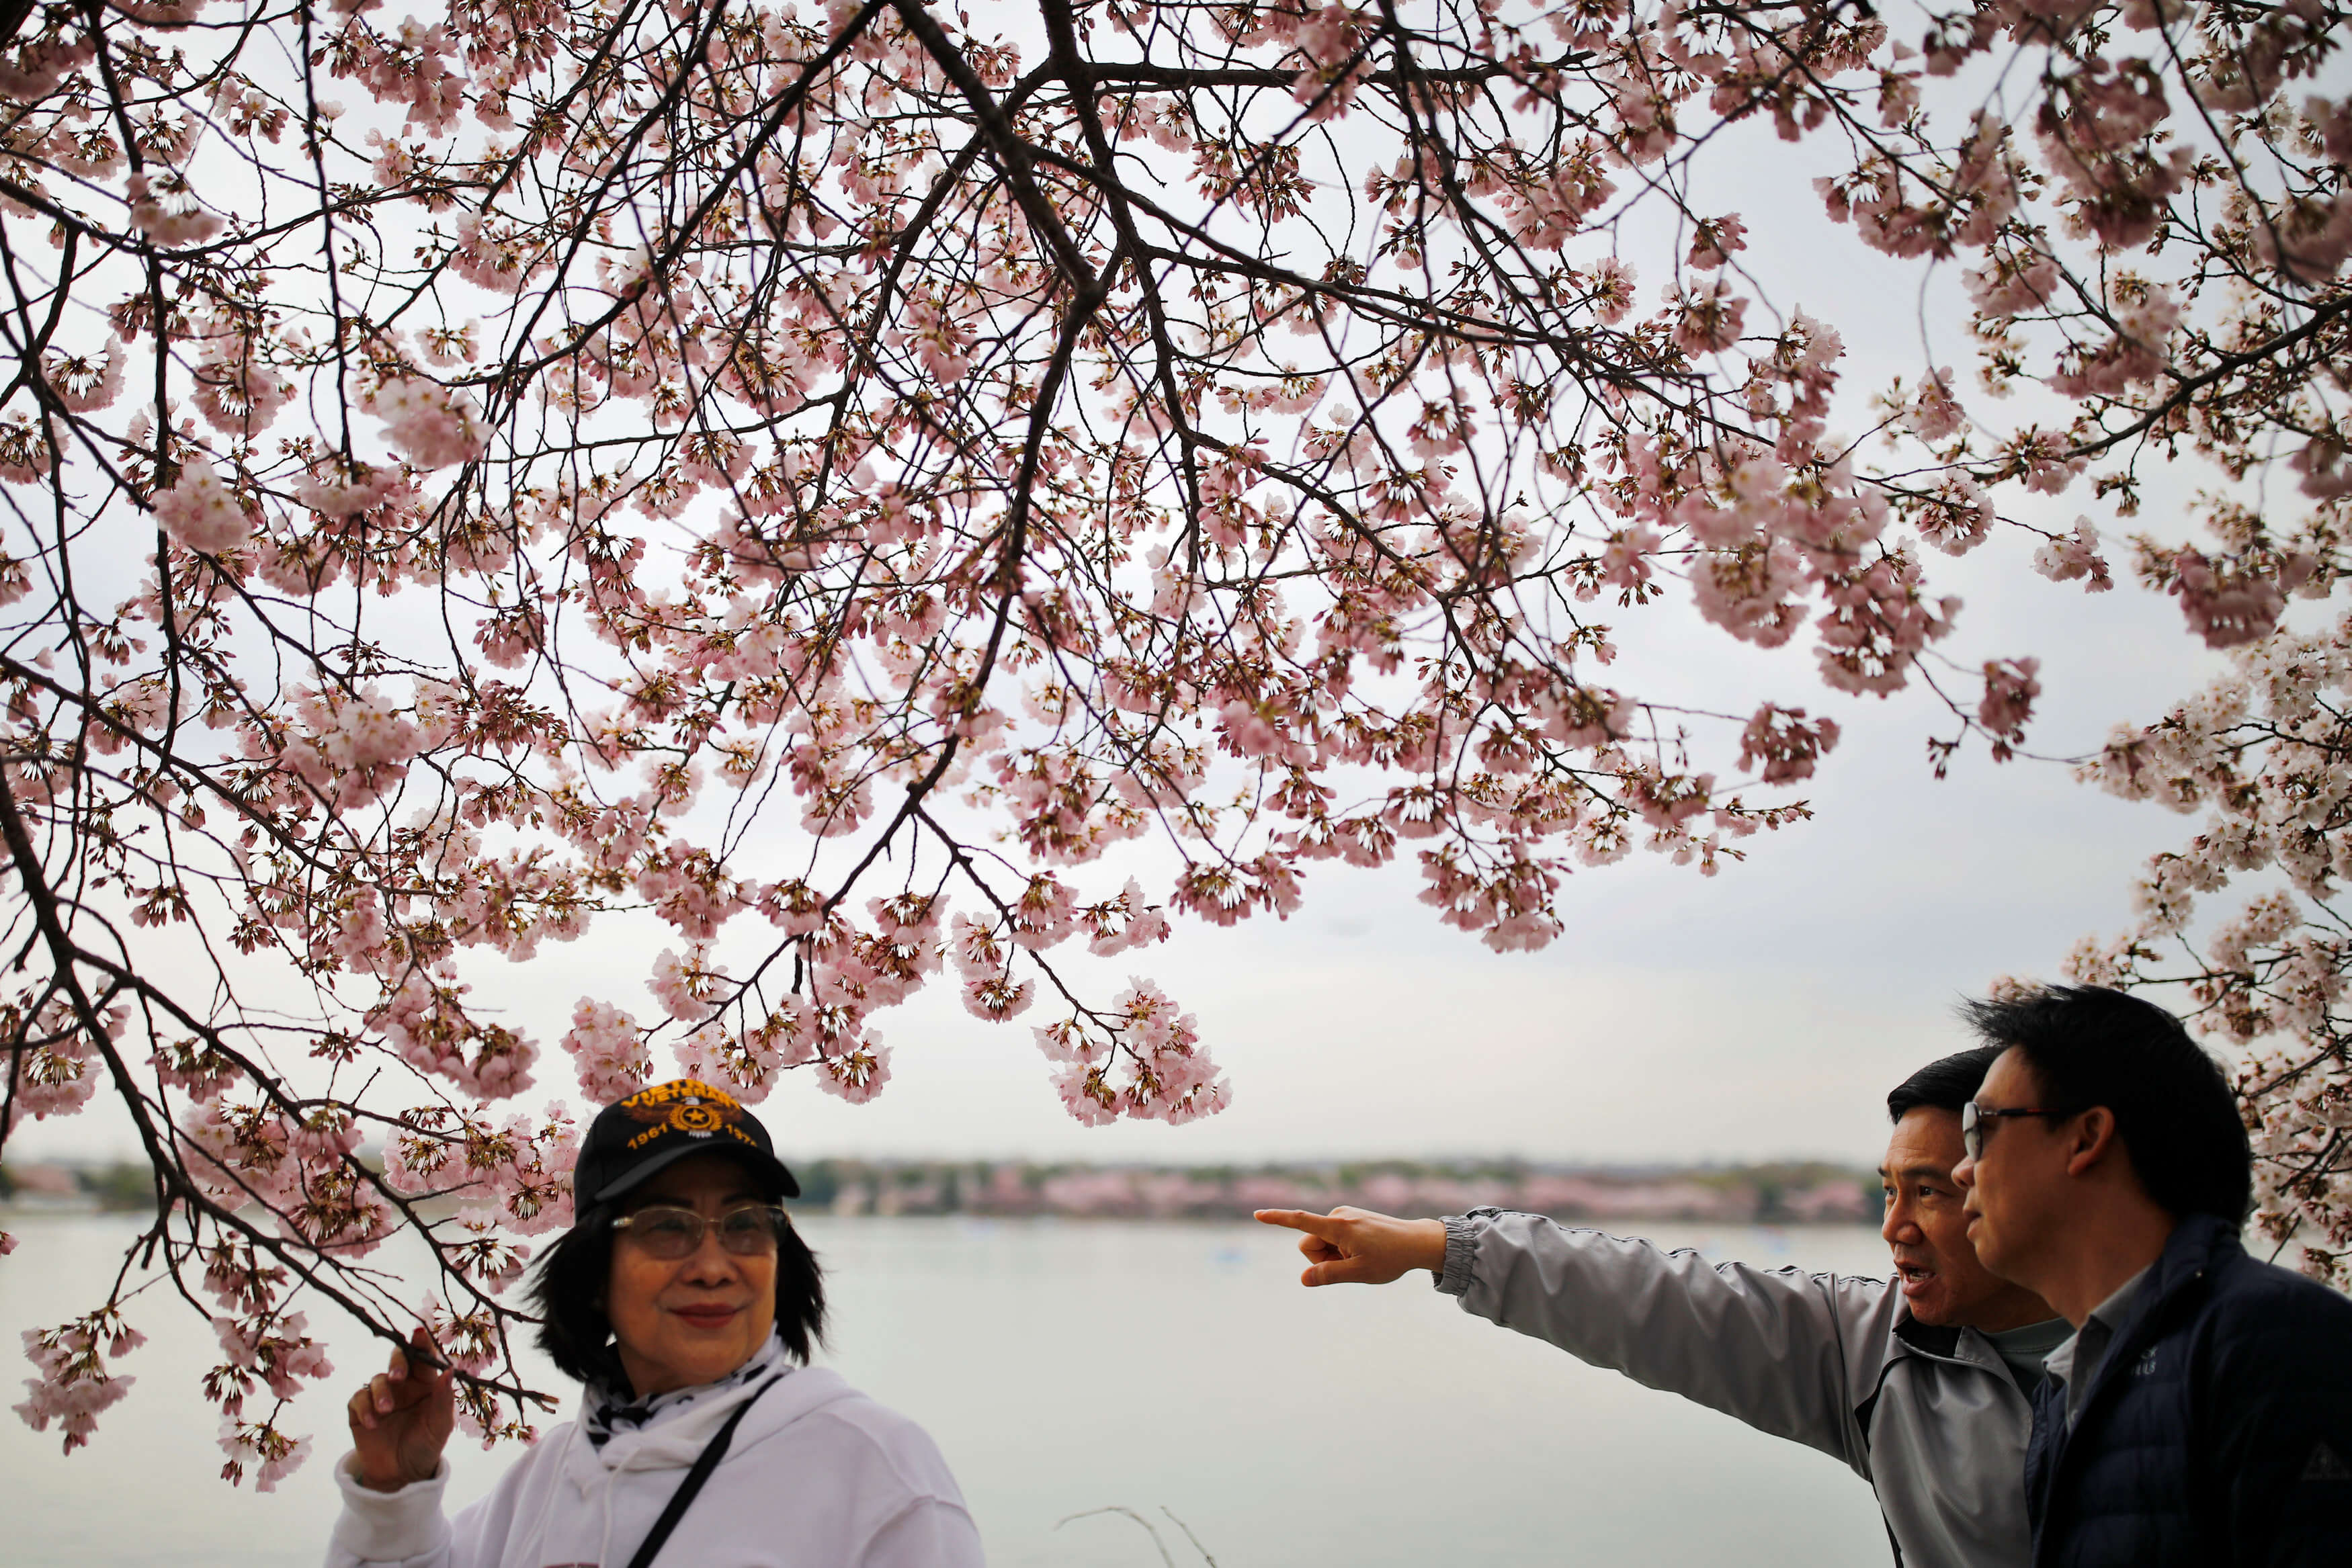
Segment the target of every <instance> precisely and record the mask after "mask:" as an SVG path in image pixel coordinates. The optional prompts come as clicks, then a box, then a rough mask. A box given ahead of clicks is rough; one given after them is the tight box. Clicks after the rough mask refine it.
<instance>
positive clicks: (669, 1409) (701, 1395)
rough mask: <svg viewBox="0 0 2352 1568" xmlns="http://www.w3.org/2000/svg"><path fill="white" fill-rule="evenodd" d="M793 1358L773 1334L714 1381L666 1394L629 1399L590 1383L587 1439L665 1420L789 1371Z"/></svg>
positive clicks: (596, 1443) (599, 1444)
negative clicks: (774, 1374)
mask: <svg viewBox="0 0 2352 1568" xmlns="http://www.w3.org/2000/svg"><path fill="white" fill-rule="evenodd" d="M790 1370H792V1360H791V1358H790V1357H789V1356H788V1355H787V1354H785V1352H784V1342H783V1340H782V1338H781V1337H779V1336H778V1335H776V1334H773V1333H771V1334H770V1335H769V1336H768V1343H765V1344H763V1345H761V1347H760V1348H759V1349H758V1350H757V1351H755V1352H753V1353H752V1354H751V1359H750V1360H748V1361H746V1362H745V1363H744V1364H742V1365H740V1366H739V1367H737V1368H736V1369H735V1370H734V1371H732V1372H730V1373H729V1374H728V1375H726V1376H724V1377H722V1378H720V1379H719V1380H718V1381H717V1382H715V1383H698V1384H696V1385H694V1386H693V1387H691V1388H673V1389H671V1390H670V1391H669V1392H668V1393H667V1394H656V1395H655V1396H653V1397H652V1398H651V1399H646V1400H640V1401H636V1402H635V1403H631V1402H630V1400H629V1398H628V1396H627V1395H626V1394H625V1392H624V1391H621V1390H617V1389H614V1388H609V1387H607V1386H605V1385H604V1384H601V1383H596V1384H591V1385H589V1388H588V1397H587V1400H586V1406H587V1410H588V1415H587V1417H586V1419H585V1420H584V1421H583V1423H582V1426H583V1429H584V1430H585V1431H586V1432H587V1434H588V1441H589V1443H590V1444H591V1445H592V1446H593V1447H595V1448H603V1447H604V1441H605V1439H606V1438H608V1437H611V1436H612V1435H613V1434H614V1433H615V1432H637V1431H642V1430H644V1429H645V1428H646V1427H653V1426H657V1425H659V1424H660V1423H662V1422H665V1421H668V1420H670V1419H672V1418H674V1417H675V1416H677V1415H678V1413H679V1412H681V1411H684V1410H687V1409H689V1408H691V1407H693V1406H698V1405H702V1404H706V1403H708V1402H709V1400H711V1399H713V1398H716V1397H717V1396H720V1395H722V1394H725V1393H726V1392H727V1391H728V1390H729V1389H730V1388H740V1387H742V1386H743V1385H745V1384H747V1383H749V1382H751V1380H752V1379H754V1378H757V1377H763V1376H765V1375H767V1374H769V1373H772V1372H789V1371H790Z"/></svg>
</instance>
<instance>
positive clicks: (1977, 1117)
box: [1960, 1100, 2074, 1160]
mask: <svg viewBox="0 0 2352 1568" xmlns="http://www.w3.org/2000/svg"><path fill="white" fill-rule="evenodd" d="M2073 1114H2074V1112H2072V1111H2045V1110H2042V1109H2041V1108H2040V1107H2038V1106H2028V1105H1993V1106H1986V1105H1979V1104H1978V1103H1976V1102H1975V1101H1973V1100H1971V1101H1969V1103H1967V1104H1965V1105H1963V1106H1961V1107H1960V1147H1961V1148H1962V1149H1963V1150H1965V1151H1966V1152H1967V1154H1968V1156H1969V1158H1970V1159H1972V1160H1980V1159H1982V1158H1984V1142H1985V1133H1986V1131H1987V1129H1988V1126H1989V1125H1990V1124H1991V1123H1994V1122H1997V1121H1999V1120H2000V1119H2001V1118H2002V1117H2004V1116H2071V1115H2073Z"/></svg>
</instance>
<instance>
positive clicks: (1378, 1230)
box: [1257, 1207, 1445, 1285]
mask: <svg viewBox="0 0 2352 1568" xmlns="http://www.w3.org/2000/svg"><path fill="white" fill-rule="evenodd" d="M1257 1218H1258V1220H1259V1222H1260V1223H1262V1224H1265V1225H1280V1226H1286V1227H1287V1228H1290V1229H1292V1230H1303V1231H1305V1232H1306V1233H1307V1234H1306V1236H1305V1238H1304V1239H1301V1240H1300V1241H1299V1243H1298V1250H1299V1251H1300V1252H1301V1253H1303V1254H1305V1256H1306V1258H1307V1271H1306V1272H1305V1273H1303V1274H1301V1275H1299V1276H1298V1282H1299V1283H1300V1284H1302V1285H1385V1284H1387V1283H1388V1282H1389V1281H1391V1280H1396V1279H1402V1277H1403V1276H1404V1275H1406V1274H1408V1273H1411V1272H1412V1270H1415V1269H1426V1270H1429V1271H1430V1272H1431V1273H1433V1274H1443V1273H1444V1272H1445V1222H1444V1220H1442V1219H1398V1218H1393V1217H1391V1216H1390V1215H1385V1214H1374V1213H1373V1212H1372V1211H1371V1210H1370V1209H1368V1208H1346V1207H1341V1208H1335V1209H1333V1210H1332V1211H1331V1212H1330V1213H1328V1214H1309V1213H1307V1211H1306V1210H1304V1209H1298V1208H1261V1209H1259V1210H1258V1211H1257Z"/></svg>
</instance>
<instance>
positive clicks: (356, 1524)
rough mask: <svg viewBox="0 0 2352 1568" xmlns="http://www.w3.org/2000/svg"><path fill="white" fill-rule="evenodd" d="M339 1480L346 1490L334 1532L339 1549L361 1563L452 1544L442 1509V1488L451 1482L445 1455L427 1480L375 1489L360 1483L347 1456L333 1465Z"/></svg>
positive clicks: (425, 1553)
mask: <svg viewBox="0 0 2352 1568" xmlns="http://www.w3.org/2000/svg"><path fill="white" fill-rule="evenodd" d="M335 1484H336V1485H337V1486H338V1487H340V1488H341V1489H342V1493H343V1512H342V1517H341V1518H340V1519H338V1520H336V1521H335V1535H334V1544H335V1547H336V1548H337V1549H338V1552H340V1553H344V1554H348V1555H349V1556H350V1557H352V1558H356V1559H357V1560H358V1561H360V1562H362V1563H405V1562H408V1561H410V1560H411V1559H413V1558H418V1557H428V1556H431V1555H433V1554H434V1553H436V1552H439V1551H441V1550H442V1549H443V1548H444V1547H446V1545H447V1544H448V1542H449V1521H448V1520H447V1519H446V1518H445V1517H443V1515H442V1512H441V1494H442V1492H443V1491H444V1490H446V1488H447V1486H448V1484H449V1461H448V1459H447V1458H443V1459H442V1461H441V1467H440V1469H436V1470H435V1471H434V1472H433V1474H432V1475H431V1476H429V1477H427V1478H426V1479H424V1480H421V1481H411V1482H410V1483H409V1484H408V1485H406V1486H404V1487H402V1488H401V1489H400V1490H398V1491H377V1490H375V1489H374V1488H373V1487H367V1486H362V1485H361V1484H360V1482H359V1479H358V1478H357V1477H355V1476H353V1475H352V1471H351V1458H350V1457H349V1456H346V1457H345V1458H342V1459H341V1460H340V1461H338V1462H337V1464H336V1465H335Z"/></svg>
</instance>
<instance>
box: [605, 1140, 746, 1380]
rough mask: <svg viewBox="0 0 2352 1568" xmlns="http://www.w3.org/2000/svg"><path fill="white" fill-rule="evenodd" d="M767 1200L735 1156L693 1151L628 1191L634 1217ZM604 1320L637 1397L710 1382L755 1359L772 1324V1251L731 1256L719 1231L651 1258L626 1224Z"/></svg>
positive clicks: (703, 1211)
mask: <svg viewBox="0 0 2352 1568" xmlns="http://www.w3.org/2000/svg"><path fill="white" fill-rule="evenodd" d="M767 1201H768V1199H767V1197H765V1196H764V1195H762V1194H761V1191H760V1190H759V1188H758V1187H757V1186H754V1185H753V1184H752V1181H751V1175H750V1173H749V1172H747V1171H745V1170H744V1168H743V1167H742V1166H740V1165H738V1164H736V1163H735V1162H734V1161H733V1160H730V1159H729V1158H728V1157H727V1156H726V1155H696V1156H695V1157H694V1158H692V1159H690V1160H680V1161H679V1162H678V1163H677V1164H676V1165H674V1166H670V1167H669V1168H668V1169H667V1170H666V1171H664V1172H662V1173H661V1174H660V1175H659V1176H655V1177H654V1178H653V1179H652V1180H651V1181H648V1182H647V1183H646V1185H645V1186H642V1187H640V1188H638V1189H637V1190H636V1191H635V1193H632V1194H631V1195H630V1197H629V1204H628V1207H629V1212H631V1213H633V1214H634V1213H635V1212H636V1211H637V1210H639V1209H642V1208H648V1207H652V1206H654V1205H655V1204H669V1205H674V1206H676V1207H679V1208H690V1209H693V1210H694V1211H695V1212H696V1213H698V1214H699V1215H701V1216H702V1217H703V1218H705V1219H717V1218H719V1216H720V1215H722V1214H725V1213H726V1212H727V1211H728V1210H729V1209H730V1208H733V1207H737V1206H738V1205H740V1204H746V1203H766V1202H767ZM604 1316H605V1317H606V1319H608V1320H609V1321H610V1322H611V1323H612V1325H613V1337H614V1340H616V1341H617V1342H619V1345H620V1352H621V1366H622V1369H623V1370H624V1371H625V1372H627V1374H628V1375H629V1386H630V1388H631V1389H632V1390H634V1391H635V1394H636V1396H637V1397H638V1398H640V1399H645V1398H649V1397H651V1396H654V1395H656V1394H667V1393H668V1392H669V1391H670V1390H671V1389H673V1388H690V1387H692V1386H694V1385H696V1384H698V1383H710V1382H713V1381H715V1380H717V1379H719V1378H721V1377H724V1376H726V1375H728V1374H729V1373H730V1372H732V1371H734V1370H735V1369H736V1368H737V1367H739V1366H740V1365H742V1364H744V1363H745V1362H746V1361H748V1360H750V1359H751V1355H752V1354H753V1353H754V1352H756V1351H758V1350H759V1348H760V1347H761V1345H763V1344H765V1343H768V1334H769V1332H770V1331H771V1330H772V1329H773V1328H774V1327H775V1326H776V1255H775V1253H774V1252H773V1251H769V1252H765V1253H761V1254H759V1255H758V1256H754V1257H745V1256H743V1255H741V1254H740V1253H734V1252H730V1251H728V1250H727V1249H725V1248H723V1247H721V1246H719V1232H718V1230H717V1229H716V1228H712V1229H709V1230H707V1231H705V1232H704V1233H703V1238H702V1245H701V1246H700V1247H699V1248H698V1249H695V1251H694V1253H693V1254H692V1255H691V1256H689V1257H686V1258H678V1259H663V1258H655V1257H651V1256H649V1255H647V1253H646V1249H644V1248H643V1247H641V1246H639V1245H638V1244H637V1243H636V1242H635V1241H633V1240H631V1239H630V1234H629V1231H628V1230H627V1229H626V1228H623V1229H622V1230H620V1231H618V1232H616V1233H615V1234H614V1237H613V1275H612V1279H611V1281H609V1282H608V1283H607V1284H606V1286H605V1290H604Z"/></svg>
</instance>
